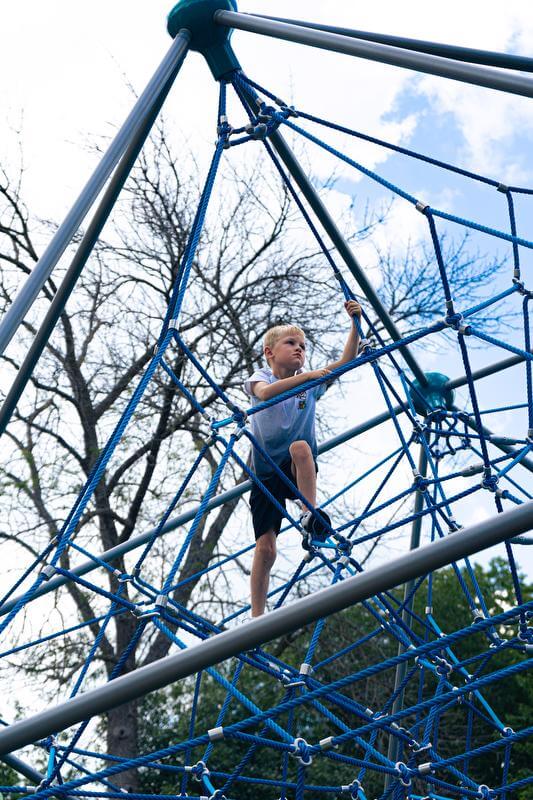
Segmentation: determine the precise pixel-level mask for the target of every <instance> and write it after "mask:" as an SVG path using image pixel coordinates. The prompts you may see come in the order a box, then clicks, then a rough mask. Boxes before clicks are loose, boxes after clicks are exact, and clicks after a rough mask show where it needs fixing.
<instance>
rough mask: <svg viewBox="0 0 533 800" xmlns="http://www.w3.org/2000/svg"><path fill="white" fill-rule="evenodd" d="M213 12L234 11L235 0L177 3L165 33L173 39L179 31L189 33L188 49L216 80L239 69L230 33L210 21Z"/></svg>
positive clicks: (203, 0)
mask: <svg viewBox="0 0 533 800" xmlns="http://www.w3.org/2000/svg"><path fill="white" fill-rule="evenodd" d="M215 11H237V3H236V2H235V0H180V2H179V3H177V4H176V5H175V6H174V8H173V9H172V11H171V12H170V14H169V15H168V22H167V30H168V32H169V34H170V35H171V36H172V38H174V37H175V36H176V35H177V34H178V32H179V31H180V30H181V29H182V28H186V29H187V30H188V31H189V32H190V34H191V44H190V47H191V50H196V51H197V52H199V53H201V54H202V55H203V56H204V58H205V59H206V61H207V63H208V65H209V68H210V70H211V72H212V73H213V76H214V78H215V80H217V81H218V80H220V79H221V78H222V77H223V76H224V75H227V74H228V73H229V72H233V71H234V70H236V69H240V64H239V62H238V60H237V57H236V55H235V53H234V52H233V49H232V47H231V44H230V37H231V33H232V30H231V28H226V27H225V26H224V25H217V24H216V22H214V21H213V17H214V14H215Z"/></svg>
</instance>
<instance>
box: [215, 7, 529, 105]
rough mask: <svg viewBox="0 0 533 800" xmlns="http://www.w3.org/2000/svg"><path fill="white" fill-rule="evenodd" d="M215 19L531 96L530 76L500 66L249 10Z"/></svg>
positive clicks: (218, 13)
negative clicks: (414, 49)
mask: <svg viewBox="0 0 533 800" xmlns="http://www.w3.org/2000/svg"><path fill="white" fill-rule="evenodd" d="M214 20H215V22H217V23H218V24H219V25H224V26H226V27H228V28H235V29H237V30H241V31H249V32H250V33H259V34H262V35H263V36H273V37H274V38H276V39H285V40H286V41H290V42H295V43H297V44H305V45H309V46H311V47H319V48H321V49H322V50H332V51H334V52H336V53H344V54H345V55H350V56H357V57H359V58H367V59H370V60H371V61H379V62H381V63H382V64H392V65H393V66H395V67H405V68H406V69H413V70H416V71H417V72H425V73H428V74H429V75H438V76H440V77H442V78H451V79H452V80H456V81H462V82H463V83H471V84H473V85H475V86H484V87H486V88H488V89H496V90H498V91H500V92H507V93H510V94H517V95H521V96H523V97H533V80H532V79H531V78H529V77H526V76H523V75H510V74H508V73H505V72H503V71H501V70H496V69H490V68H488V67H478V66H475V65H472V64H463V63H461V62H460V61H452V60H451V59H448V58H441V57H439V56H434V55H429V54H427V53H417V52H412V51H410V50H402V48H401V47H391V46H390V45H385V44H376V43H374V42H364V41H360V40H357V39H352V38H350V37H349V36H341V35H339V34H337V33H327V32H326V31H323V30H312V29H310V28H304V27H300V26H299V25H292V24H291V25H290V24H287V23H285V22H275V21H273V20H271V19H264V18H261V17H256V16H254V15H252V14H240V13H238V12H235V11H216V12H215V15H214Z"/></svg>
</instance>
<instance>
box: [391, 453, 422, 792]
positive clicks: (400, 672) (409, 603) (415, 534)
mask: <svg viewBox="0 0 533 800" xmlns="http://www.w3.org/2000/svg"><path fill="white" fill-rule="evenodd" d="M427 467H428V458H427V454H426V450H425V448H424V447H422V446H421V447H420V456H419V459H418V471H419V473H420V475H421V476H422V477H423V478H425V477H426V475H427ZM423 505H424V495H423V493H422V492H417V493H416V495H415V504H414V513H415V514H418V513H419V512H420V511H422V508H423ZM421 530H422V517H417V518H416V519H415V520H413V524H412V527H411V541H410V543H409V552H412V551H413V550H418V548H419V547H420V532H421ZM414 585H415V581H414V580H413V579H411V580H409V581H407V583H406V584H405V586H404V590H403V601H404V607H403V611H402V620H403V621H404V622H405V623H406V624H407V625H410V623H411V617H410V613H409V612H410V611H411V610H412V608H413V598H412V597H411V599H410V600H408V598H409V595H410V594H411V592H412V591H413V588H414ZM404 652H405V647H404V646H403V644H399V645H398V655H401V654H402V653H404ZM406 673H407V662H406V661H400V663H399V664H398V665H397V666H396V675H395V678H394V691H395V692H396V691H398V689H399V687H400V686H401V685H402V682H403V680H404V679H405V675H406ZM403 697H404V692H403V690H402V691H401V692H400V693H399V694H398V697H397V698H396V699H395V700H394V702H393V704H392V709H391V714H395V713H396V712H397V711H400V709H401V708H402V707H403ZM398 750H399V742H398V739H397V738H396V737H395V736H394V735H393V734H391V735H390V737H389V748H388V754H387V755H388V758H390V760H391V761H393V762H394V763H396V762H397V761H398ZM390 783H391V776H390V775H388V774H387V775H385V788H387V787H388V786H390Z"/></svg>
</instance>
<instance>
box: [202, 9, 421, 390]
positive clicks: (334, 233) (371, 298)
mask: <svg viewBox="0 0 533 800" xmlns="http://www.w3.org/2000/svg"><path fill="white" fill-rule="evenodd" d="M224 13H225V12H224ZM217 14H218V12H217ZM243 92H244V94H245V95H246V98H247V100H248V102H249V103H250V105H252V106H254V95H253V94H252V93H251V92H250V91H249V90H247V89H243ZM269 141H270V142H271V143H272V145H273V146H274V148H275V150H276V152H277V153H278V155H279V157H280V158H281V160H282V161H283V163H284V164H285V166H286V167H287V169H288V170H289V172H290V174H291V175H292V177H293V178H294V180H295V181H296V183H297V184H298V187H299V188H300V191H301V192H302V194H303V196H304V197H305V199H306V200H307V202H308V203H309V205H310V206H311V208H312V209H313V211H314V213H315V214H316V216H317V218H318V219H319V221H320V224H321V225H322V227H323V228H324V230H325V231H326V233H327V235H328V236H329V238H330V239H331V241H332V242H333V244H334V245H335V247H336V249H337V251H338V253H339V255H340V256H341V258H342V259H343V261H344V263H345V264H346V266H347V267H348V269H349V270H350V272H351V273H352V275H353V276H354V278H355V280H356V281H357V283H358V284H359V286H360V287H361V289H362V291H363V293H364V295H365V296H366V298H367V300H368V302H369V303H370V305H371V306H372V308H373V309H374V311H375V312H376V314H377V315H378V317H379V319H380V320H381V322H382V323H383V325H384V326H385V328H386V330H387V331H388V333H389V334H390V336H391V338H392V339H393V340H394V341H395V342H398V341H400V339H401V338H402V335H401V333H400V331H399V330H398V328H397V327H396V325H395V324H394V321H393V320H392V319H391V317H390V315H389V313H388V311H387V309H386V308H385V306H384V305H383V304H382V302H381V300H380V299H379V297H378V295H377V294H376V292H375V290H374V287H373V286H372V284H371V283H370V282H369V280H368V278H367V277H366V275H365V272H364V270H363V268H362V267H361V265H360V264H359V262H358V260H357V259H356V257H355V255H354V254H353V252H352V250H351V248H350V246H349V245H348V243H347V242H346V240H345V238H344V236H343V235H342V233H341V232H340V230H339V229H338V227H337V225H336V224H335V221H334V219H333V217H332V216H331V214H330V213H329V211H328V210H327V208H326V206H325V205H324V203H323V202H322V200H321V199H320V196H319V194H318V192H317V191H316V189H315V187H314V186H313V184H312V183H311V181H310V180H309V178H308V177H307V174H306V172H305V170H303V169H302V167H301V166H300V164H299V162H298V160H297V158H296V157H295V155H294V153H293V152H292V150H291V148H290V147H289V146H288V144H287V142H286V141H285V139H284V138H283V136H282V135H281V133H280V132H279V131H274V132H273V133H271V134H270V137H269ZM400 351H401V353H402V355H403V357H404V359H405V361H406V362H407V364H408V365H409V367H410V368H411V370H412V371H413V374H414V375H415V377H416V379H417V380H418V381H420V383H421V384H422V385H423V386H425V385H426V383H427V380H426V376H425V374H424V371H423V370H422V369H421V367H420V366H419V364H418V362H417V361H416V359H415V358H414V356H413V354H412V353H411V351H410V350H409V348H408V347H401V348H400Z"/></svg>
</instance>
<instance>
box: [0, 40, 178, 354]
mask: <svg viewBox="0 0 533 800" xmlns="http://www.w3.org/2000/svg"><path fill="white" fill-rule="evenodd" d="M189 41H190V33H189V31H186V30H183V31H180V32H179V34H178V35H177V36H176V38H175V39H174V40H173V42H172V45H171V47H170V49H169V51H168V53H167V55H166V56H165V58H164V59H163V61H162V62H161V65H160V66H159V68H158V69H157V70H156V72H155V73H154V76H153V77H152V79H151V80H150V82H149V83H148V85H147V87H146V89H145V90H144V92H143V93H142V94H141V96H140V97H139V99H138V100H137V102H136V103H135V105H134V107H133V110H132V111H131V113H130V114H129V116H128V117H127V119H126V121H125V122H124V124H123V125H122V127H121V128H120V130H119V132H118V133H117V135H116V136H115V138H114V140H113V141H112V143H111V144H110V146H109V148H108V150H107V152H106V153H105V154H104V156H103V158H102V160H101V161H100V163H99V165H98V166H97V168H96V169H95V171H94V173H93V175H92V176H91V178H90V179H89V181H88V182H87V184H86V185H85V187H84V188H83V190H82V192H81V194H80V195H79V197H78V199H77V200H76V202H75V203H74V205H73V207H72V209H71V210H70V211H69V213H68V214H67V216H66V218H65V220H64V221H63V223H62V224H61V225H60V227H59V228H58V230H57V231H56V233H55V235H54V237H53V239H52V241H51V242H50V244H49V245H48V247H47V248H46V250H45V252H44V253H43V255H42V256H41V258H40V259H39V261H38V262H37V264H36V265H35V267H34V268H33V270H32V272H31V275H30V276H29V278H28V279H27V280H26V283H25V284H24V285H23V286H22V288H21V290H20V291H19V293H18V294H17V296H16V298H15V299H14V301H13V303H12V304H11V306H10V307H9V309H8V311H7V312H6V313H5V315H4V318H3V320H2V322H1V323H0V355H1V354H2V353H3V352H4V351H5V349H6V347H7V346H8V344H9V342H10V341H11V339H12V338H13V336H14V334H15V332H16V330H17V328H18V327H19V325H20V324H21V322H22V320H23V319H24V317H25V316H26V314H27V312H28V310H29V308H30V307H31V305H32V303H33V302H34V300H35V299H36V298H37V296H38V294H39V292H40V291H41V289H42V287H43V286H44V284H45V283H46V281H47V280H48V278H49V277H50V275H51V273H52V270H53V269H54V267H55V265H56V264H57V262H58V261H59V259H60V258H61V256H62V254H63V252H64V251H65V249H66V247H67V246H68V244H69V242H70V241H71V239H72V237H73V236H74V234H75V233H76V231H77V230H78V228H79V226H80V225H81V223H82V221H83V219H84V218H85V216H86V214H87V213H88V211H89V209H90V208H91V206H92V204H93V203H94V201H95V200H96V198H97V196H98V195H99V193H100V191H101V190H102V188H103V187H104V185H105V183H106V181H107V179H108V178H109V176H110V175H111V173H112V171H113V170H114V168H115V167H116V165H117V163H118V160H119V159H120V158H121V156H122V154H123V153H124V150H125V148H126V147H127V146H128V143H129V142H131V140H132V138H133V137H134V136H136V134H137V132H138V130H139V127H140V126H141V125H142V124H143V122H144V120H145V118H146V115H147V114H149V113H150V109H151V108H152V107H153V105H154V102H155V100H156V98H157V97H158V95H159V94H160V93H161V91H162V89H163V87H164V86H165V85H166V84H167V83H168V81H169V79H170V77H171V75H172V74H173V72H174V71H175V69H176V68H177V66H178V65H179V64H180V63H181V61H182V60H183V58H184V56H185V54H186V52H187V49H188V46H189Z"/></svg>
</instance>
